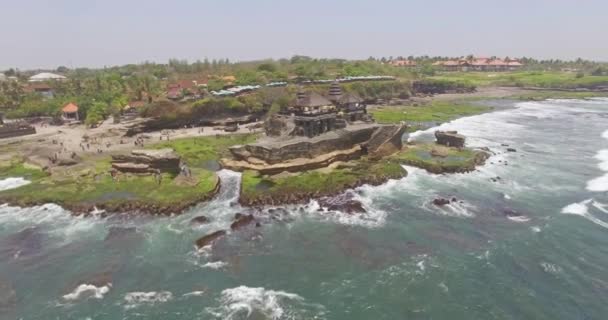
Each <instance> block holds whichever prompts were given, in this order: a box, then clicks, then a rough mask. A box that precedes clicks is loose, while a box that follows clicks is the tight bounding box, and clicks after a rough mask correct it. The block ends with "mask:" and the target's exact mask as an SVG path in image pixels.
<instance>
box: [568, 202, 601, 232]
mask: <svg viewBox="0 0 608 320" xmlns="http://www.w3.org/2000/svg"><path fill="white" fill-rule="evenodd" d="M592 201H593V199H587V200H585V201H581V202H578V203H572V204H569V205H567V206H565V207H564V208H563V209H562V213H564V214H573V215H578V216H581V217H583V218H585V219H587V220H589V221H591V222H593V223H595V224H597V225H599V226H602V227H604V228H607V229H608V223H607V222H604V221H602V220H600V219H598V218H596V217H595V216H594V215H592V214H591V213H589V204H590V203H592Z"/></svg>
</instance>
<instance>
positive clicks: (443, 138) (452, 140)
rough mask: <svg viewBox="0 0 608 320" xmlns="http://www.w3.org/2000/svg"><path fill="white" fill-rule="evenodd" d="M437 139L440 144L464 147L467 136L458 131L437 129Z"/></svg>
mask: <svg viewBox="0 0 608 320" xmlns="http://www.w3.org/2000/svg"><path fill="white" fill-rule="evenodd" d="M435 139H437V143H438V144H441V145H444V146H448V147H455V148H463V147H464V142H465V137H464V136H463V135H461V134H458V131H435Z"/></svg>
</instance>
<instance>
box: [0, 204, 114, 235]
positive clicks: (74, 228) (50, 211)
mask: <svg viewBox="0 0 608 320" xmlns="http://www.w3.org/2000/svg"><path fill="white" fill-rule="evenodd" d="M102 221H103V220H102V219H100V218H93V217H88V218H85V217H75V216H73V215H71V214H70V212H69V211H67V210H65V209H63V208H61V207H60V206H58V205H55V204H45V205H41V206H34V207H28V208H21V207H13V206H8V205H0V224H3V225H5V226H11V227H14V228H18V227H22V226H36V225H40V226H44V227H45V228H48V229H50V230H49V231H48V232H49V234H51V235H56V236H59V237H61V238H64V239H65V240H70V239H72V238H73V237H75V236H78V237H80V236H82V234H83V233H87V234H88V233H90V231H91V230H92V229H93V228H95V227H96V226H98V225H99V224H100V222H102Z"/></svg>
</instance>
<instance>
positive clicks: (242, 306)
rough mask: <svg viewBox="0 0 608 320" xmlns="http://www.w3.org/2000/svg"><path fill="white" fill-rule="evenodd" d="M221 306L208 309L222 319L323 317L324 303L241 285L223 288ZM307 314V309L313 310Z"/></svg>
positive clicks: (281, 292)
mask: <svg viewBox="0 0 608 320" xmlns="http://www.w3.org/2000/svg"><path fill="white" fill-rule="evenodd" d="M219 303H220V306H219V307H216V308H207V309H206V311H207V312H208V313H209V314H211V315H212V316H214V317H215V318H218V319H223V320H234V319H244V318H247V319H249V318H250V317H252V316H253V317H254V318H256V319H257V318H260V319H273V320H274V319H277V320H278V319H300V318H310V319H322V318H324V317H323V311H322V309H323V307H322V306H320V305H312V304H307V303H306V302H305V300H304V298H302V297H301V296H299V295H297V294H294V293H289V292H284V291H274V290H268V289H265V288H251V287H246V286H240V287H236V288H231V289H226V290H224V291H222V293H221V297H220V298H219ZM310 309H313V310H312V314H311V315H310V316H307V315H306V313H311V310H310Z"/></svg>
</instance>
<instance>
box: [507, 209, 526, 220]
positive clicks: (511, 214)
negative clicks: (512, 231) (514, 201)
mask: <svg viewBox="0 0 608 320" xmlns="http://www.w3.org/2000/svg"><path fill="white" fill-rule="evenodd" d="M502 213H503V214H504V215H505V216H507V217H511V218H514V217H523V216H524V215H523V214H521V213H519V212H517V211H515V210H513V209H510V208H506V209H504V210H503V211H502Z"/></svg>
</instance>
